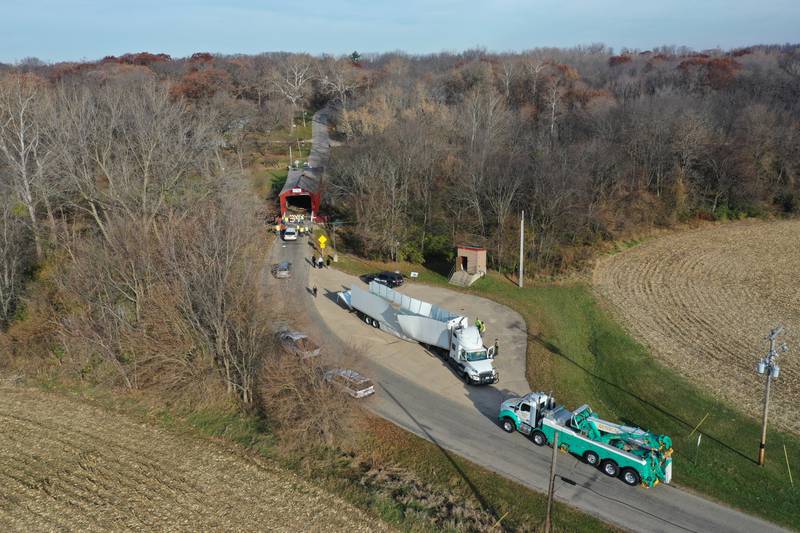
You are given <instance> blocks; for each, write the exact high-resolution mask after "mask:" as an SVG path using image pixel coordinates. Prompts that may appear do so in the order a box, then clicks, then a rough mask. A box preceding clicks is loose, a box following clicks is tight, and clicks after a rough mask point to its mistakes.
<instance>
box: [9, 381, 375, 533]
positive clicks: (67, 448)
mask: <svg viewBox="0 0 800 533" xmlns="http://www.w3.org/2000/svg"><path fill="white" fill-rule="evenodd" d="M376 529H378V530H380V529H383V528H382V527H381V526H380V525H379V524H376V523H375V522H374V520H371V519H370V518H369V517H367V516H365V515H364V514H363V513H362V512H360V511H358V510H356V509H354V508H353V507H351V506H350V505H348V504H347V503H345V502H344V501H342V500H341V499H339V498H338V497H335V496H331V495H330V494H327V493H325V492H323V491H322V490H320V489H318V488H316V487H314V486H312V485H310V484H309V483H307V482H305V481H303V480H301V479H300V478H298V477H296V476H295V475H294V474H293V473H291V472H287V471H285V470H282V469H280V468H278V467H276V466H274V465H272V464H270V463H268V462H266V461H261V460H258V461H256V460H255V459H251V458H249V457H245V456H243V455H242V454H240V453H239V452H238V451H237V450H233V449H228V448H227V447H224V446H222V445H219V444H216V443H213V442H209V441H207V440H203V439H199V438H192V437H188V436H185V435H178V434H175V433H172V432H169V431H166V430H163V429H160V428H156V427H151V426H149V425H145V424H141V423H138V422H136V421H134V420H130V419H127V418H125V417H124V416H120V415H118V414H114V413H110V412H106V411H104V410H102V409H99V408H96V407H94V406H91V405H87V404H85V403H83V402H80V401H78V400H73V399H70V398H67V397H64V396H62V395H54V394H48V393H44V392H41V391H36V390H29V389H17V388H0V531H26V532H27V531H53V530H59V531H120V530H135V531H142V530H148V531H152V530H158V531H209V530H215V531H221V530H225V531H264V530H269V531H370V530H376Z"/></svg>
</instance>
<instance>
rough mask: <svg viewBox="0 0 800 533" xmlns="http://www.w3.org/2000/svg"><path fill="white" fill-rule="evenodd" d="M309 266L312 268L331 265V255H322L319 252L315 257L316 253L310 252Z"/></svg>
mask: <svg viewBox="0 0 800 533" xmlns="http://www.w3.org/2000/svg"><path fill="white" fill-rule="evenodd" d="M311 266H313V267H314V268H324V267H326V266H331V256H327V257H322V254H320V256H319V257H317V254H311Z"/></svg>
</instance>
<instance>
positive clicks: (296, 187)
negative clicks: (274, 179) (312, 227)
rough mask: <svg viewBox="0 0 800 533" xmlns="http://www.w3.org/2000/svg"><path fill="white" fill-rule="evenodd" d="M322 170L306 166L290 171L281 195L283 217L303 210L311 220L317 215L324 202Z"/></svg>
mask: <svg viewBox="0 0 800 533" xmlns="http://www.w3.org/2000/svg"><path fill="white" fill-rule="evenodd" d="M321 170H322V169H311V168H305V169H292V170H290V171H289V175H288V177H287V178H286V184H285V185H284V186H283V189H281V192H280V195H279V198H280V202H281V218H285V217H286V216H287V214H292V213H302V212H303V211H305V213H306V216H307V217H309V220H310V221H313V220H314V218H315V217H317V215H318V214H319V206H320V203H321V202H322V191H321V182H322V180H321Z"/></svg>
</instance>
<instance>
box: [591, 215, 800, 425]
mask: <svg viewBox="0 0 800 533" xmlns="http://www.w3.org/2000/svg"><path fill="white" fill-rule="evenodd" d="M593 281H594V286H595V289H596V290H597V291H598V292H599V293H600V294H601V295H602V296H604V297H605V299H606V300H607V301H609V302H610V303H611V304H612V307H613V308H614V310H615V312H616V314H617V315H618V317H619V318H621V320H622V321H623V322H624V323H625V324H626V326H627V327H628V329H629V330H630V331H631V332H632V333H633V334H634V335H635V336H636V337H637V338H638V339H639V340H641V341H643V342H644V343H645V344H646V345H647V346H648V347H649V348H650V349H651V351H652V352H653V354H654V355H655V356H656V357H657V358H659V359H660V360H661V361H663V362H664V363H666V365H667V366H669V367H672V368H674V369H676V370H677V371H678V372H680V373H681V374H683V375H685V376H687V377H688V378H690V379H691V380H692V381H694V382H695V383H697V384H699V385H701V386H702V388H703V389H705V390H709V391H710V392H712V393H713V394H715V395H717V396H718V397H721V398H724V399H726V400H729V401H731V402H733V403H734V405H737V406H740V407H741V408H742V409H743V410H744V411H746V412H747V413H749V414H751V415H753V416H758V415H759V414H760V412H761V408H762V407H761V401H762V398H763V387H764V380H763V377H761V376H757V375H756V373H755V364H756V362H757V360H758V358H759V357H760V356H762V355H764V354H766V352H767V350H768V344H767V342H766V341H765V340H764V337H765V335H766V334H767V333H768V332H769V330H770V329H771V328H772V327H774V326H776V325H778V324H782V325H784V326H785V329H786V336H785V340H786V342H787V344H789V347H790V349H791V351H790V352H789V353H788V354H786V355H782V356H781V357H780V359H779V363H780V365H781V375H780V378H779V379H778V381H777V382H776V384H775V386H774V387H773V389H772V390H773V391H774V395H773V396H772V398H773V401H774V403H771V406H770V413H771V414H770V420H774V421H775V422H777V423H778V424H779V425H780V426H782V427H783V428H786V429H791V430H792V431H795V432H800V416H798V415H800V363H798V360H799V358H800V221H780V222H758V221H744V222H737V223H730V224H725V225H719V226H713V227H706V228H702V229H698V230H692V231H687V232H682V233H676V234H673V235H669V236H666V237H661V238H657V239H654V240H652V241H649V242H646V243H644V244H642V245H640V246H638V247H636V248H632V249H630V250H627V251H625V252H622V253H619V254H616V255H613V256H609V257H606V258H604V259H602V260H600V261H599V263H598V265H597V267H596V268H595V271H594V276H593Z"/></svg>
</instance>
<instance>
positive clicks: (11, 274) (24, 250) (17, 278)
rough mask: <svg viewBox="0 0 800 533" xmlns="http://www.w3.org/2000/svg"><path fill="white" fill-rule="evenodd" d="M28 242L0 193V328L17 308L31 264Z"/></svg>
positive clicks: (9, 201) (25, 231) (26, 232)
mask: <svg viewBox="0 0 800 533" xmlns="http://www.w3.org/2000/svg"><path fill="white" fill-rule="evenodd" d="M31 242H32V240H31V238H30V231H29V230H28V229H27V228H26V227H25V225H24V224H23V223H22V221H21V220H20V219H19V217H18V216H17V215H15V213H14V209H13V200H12V198H11V197H10V196H9V195H8V194H7V193H5V192H2V193H0V325H5V324H7V323H8V322H9V320H10V319H11V317H12V316H13V314H14V311H15V310H16V308H17V304H18V302H19V297H20V293H21V292H22V289H23V286H24V282H25V273H26V272H27V271H28V269H29V268H30V267H31V263H32V261H33V257H32V255H33V254H32V253H31V252H32V250H31V246H30V245H31Z"/></svg>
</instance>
